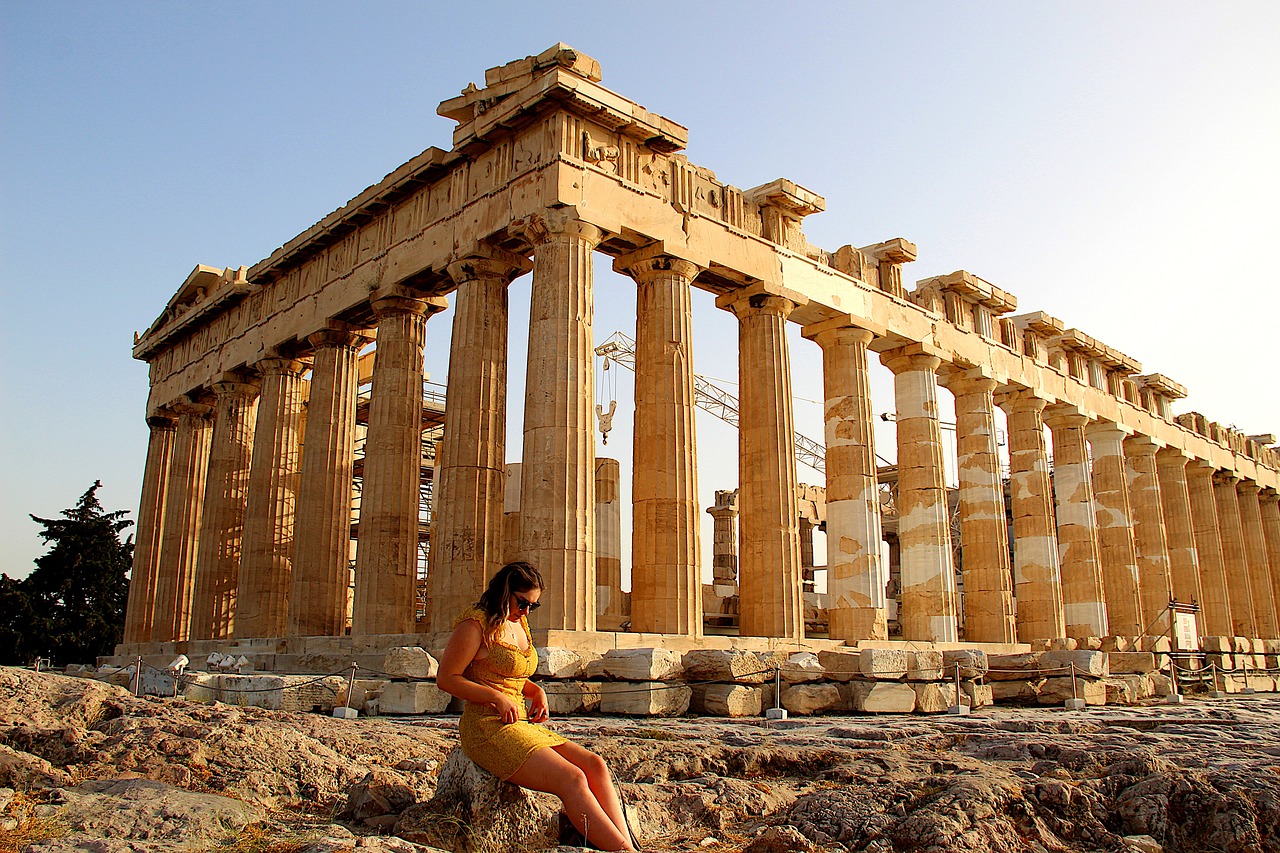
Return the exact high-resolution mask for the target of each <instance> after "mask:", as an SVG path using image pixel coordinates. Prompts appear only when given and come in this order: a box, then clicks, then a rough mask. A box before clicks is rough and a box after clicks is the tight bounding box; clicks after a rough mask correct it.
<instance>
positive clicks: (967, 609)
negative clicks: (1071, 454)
mask: <svg viewBox="0 0 1280 853" xmlns="http://www.w3.org/2000/svg"><path fill="white" fill-rule="evenodd" d="M943 384H944V385H945V386H946V387H947V390H949V391H950V392H951V393H952V394H954V395H955V398H956V465H957V468H958V469H959V470H958V473H959V482H960V495H959V497H960V541H961V549H962V556H963V558H964V560H963V566H962V568H961V571H962V573H963V576H964V597H963V607H964V638H965V641H966V642H973V643H1013V642H1016V640H1017V633H1016V623H1015V621H1014V613H1013V583H1012V580H1013V573H1012V570H1011V568H1010V565H1009V525H1008V519H1007V516H1006V514H1005V505H1004V481H1003V477H1002V476H1001V473H1000V457H999V450H998V448H997V441H996V421H995V398H994V391H995V389H996V385H997V384H998V383H997V382H996V380H995V379H992V378H991V377H990V376H983V375H982V374H981V373H980V372H979V371H975V370H967V371H950V372H948V373H946V374H945V375H944V376H943ZM829 469H830V466H828V470H829Z"/></svg>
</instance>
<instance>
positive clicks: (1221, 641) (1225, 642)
mask: <svg viewBox="0 0 1280 853" xmlns="http://www.w3.org/2000/svg"><path fill="white" fill-rule="evenodd" d="M1200 649H1201V651H1205V652H1209V653H1211V654H1227V655H1233V654H1235V653H1236V644H1235V640H1234V639H1233V638H1232V637H1201V638H1200Z"/></svg>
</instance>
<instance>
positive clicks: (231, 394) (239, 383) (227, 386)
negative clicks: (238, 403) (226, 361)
mask: <svg viewBox="0 0 1280 853" xmlns="http://www.w3.org/2000/svg"><path fill="white" fill-rule="evenodd" d="M209 388H210V389H211V390H212V391H213V396H214V397H216V398H217V399H219V400H222V399H227V398H235V397H240V398H242V399H246V400H249V399H252V398H254V397H256V396H258V394H259V393H260V392H261V390H262V389H261V387H259V385H258V383H257V382H252V381H245V380H244V379H241V378H239V377H235V378H232V377H225V378H223V379H222V380H221V381H219V382H214V383H213V384H212V385H210V386H209Z"/></svg>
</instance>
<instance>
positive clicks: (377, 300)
mask: <svg viewBox="0 0 1280 853" xmlns="http://www.w3.org/2000/svg"><path fill="white" fill-rule="evenodd" d="M369 305H370V307H372V308H373V315H374V316H375V317H377V318H378V319H379V320H382V319H383V318H384V317H392V316H395V315H397V314H412V315H414V316H418V317H430V316H431V315H432V314H437V313H439V312H441V311H443V310H444V309H446V308H448V307H449V300H448V299H446V298H445V297H443V296H425V297H424V296H416V295H412V294H411V293H410V292H409V291H407V290H406V289H404V288H401V287H391V288H387V289H385V290H384V289H382V288H379V289H378V290H376V291H374V293H373V298H372V299H370V300H369Z"/></svg>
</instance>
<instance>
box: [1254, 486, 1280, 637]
mask: <svg viewBox="0 0 1280 853" xmlns="http://www.w3.org/2000/svg"><path fill="white" fill-rule="evenodd" d="M1258 500H1259V504H1260V512H1261V514H1262V533H1263V538H1264V539H1265V540H1266V543H1267V562H1268V565H1270V567H1271V591H1272V597H1273V598H1275V600H1276V610H1280V494H1277V493H1276V490H1275V489H1264V490H1263V491H1262V493H1261V494H1260V495H1259V496H1258ZM1278 615H1280V614H1278Z"/></svg>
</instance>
